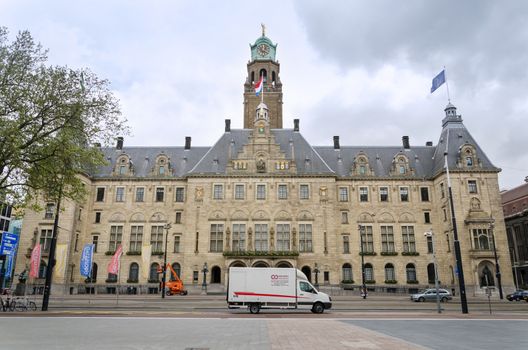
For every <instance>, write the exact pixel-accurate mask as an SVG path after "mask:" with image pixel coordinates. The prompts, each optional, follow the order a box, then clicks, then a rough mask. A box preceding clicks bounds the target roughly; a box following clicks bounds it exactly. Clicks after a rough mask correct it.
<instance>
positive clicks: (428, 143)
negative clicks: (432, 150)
mask: <svg viewBox="0 0 528 350" xmlns="http://www.w3.org/2000/svg"><path fill="white" fill-rule="evenodd" d="M425 145H426V146H432V145H433V141H427V142H426V143H425Z"/></svg>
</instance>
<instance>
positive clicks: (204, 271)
mask: <svg viewBox="0 0 528 350" xmlns="http://www.w3.org/2000/svg"><path fill="white" fill-rule="evenodd" d="M202 272H203V282H202V292H203V293H204V294H207V272H209V270H208V269H207V262H205V263H204V265H203V269H202Z"/></svg>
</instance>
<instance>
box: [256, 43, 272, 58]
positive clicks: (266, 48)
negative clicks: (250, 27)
mask: <svg viewBox="0 0 528 350" xmlns="http://www.w3.org/2000/svg"><path fill="white" fill-rule="evenodd" d="M269 51H270V49H269V46H268V45H266V44H260V45H259V46H258V47H257V53H258V54H259V55H260V56H266V55H267V54H268V53H269Z"/></svg>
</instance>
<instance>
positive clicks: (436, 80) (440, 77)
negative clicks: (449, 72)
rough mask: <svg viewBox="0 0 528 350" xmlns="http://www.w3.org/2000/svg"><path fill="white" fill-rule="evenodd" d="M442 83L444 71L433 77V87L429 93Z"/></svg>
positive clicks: (443, 81)
mask: <svg viewBox="0 0 528 350" xmlns="http://www.w3.org/2000/svg"><path fill="white" fill-rule="evenodd" d="M443 83H445V69H443V70H442V71H441V72H440V73H438V75H437V76H436V77H434V79H433V85H432V86H431V93H433V92H434V91H435V90H436V89H438V88H439V87H440V86H441V85H442V84H443Z"/></svg>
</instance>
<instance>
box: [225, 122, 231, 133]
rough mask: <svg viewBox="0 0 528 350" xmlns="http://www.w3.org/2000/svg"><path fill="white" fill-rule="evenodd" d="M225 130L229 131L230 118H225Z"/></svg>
mask: <svg viewBox="0 0 528 350" xmlns="http://www.w3.org/2000/svg"><path fill="white" fill-rule="evenodd" d="M225 132H231V119H226V120H225Z"/></svg>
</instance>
